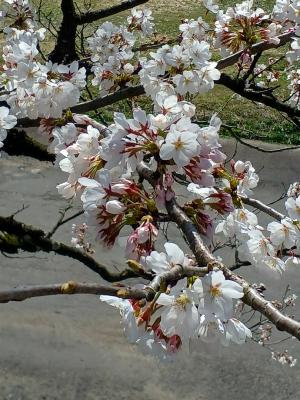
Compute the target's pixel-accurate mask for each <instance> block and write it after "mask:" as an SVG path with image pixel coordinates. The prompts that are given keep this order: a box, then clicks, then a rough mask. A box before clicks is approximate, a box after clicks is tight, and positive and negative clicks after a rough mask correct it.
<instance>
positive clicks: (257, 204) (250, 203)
mask: <svg viewBox="0 0 300 400" xmlns="http://www.w3.org/2000/svg"><path fill="white" fill-rule="evenodd" d="M241 199H242V201H243V203H245V204H247V205H248V206H252V207H254V208H256V209H258V210H260V211H263V212H264V213H265V214H268V215H270V217H272V218H275V219H276V220H277V221H279V222H280V221H281V220H282V219H284V218H286V216H285V215H284V214H282V213H280V212H279V211H276V210H275V209H274V208H272V207H270V206H267V205H266V204H264V203H263V202H261V201H259V200H256V199H252V198H250V197H246V196H241Z"/></svg>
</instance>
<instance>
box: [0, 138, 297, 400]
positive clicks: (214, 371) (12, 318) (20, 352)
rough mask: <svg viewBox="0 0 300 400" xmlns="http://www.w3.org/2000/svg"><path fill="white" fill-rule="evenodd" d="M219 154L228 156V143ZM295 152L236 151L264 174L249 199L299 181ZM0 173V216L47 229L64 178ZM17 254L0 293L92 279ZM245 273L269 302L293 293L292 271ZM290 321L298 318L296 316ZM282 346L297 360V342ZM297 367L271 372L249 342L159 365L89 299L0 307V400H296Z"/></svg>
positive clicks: (42, 172)
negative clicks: (287, 287)
mask: <svg viewBox="0 0 300 400" xmlns="http://www.w3.org/2000/svg"><path fill="white" fill-rule="evenodd" d="M226 147H227V148H228V149H231V152H232V151H233V148H232V146H231V145H230V143H226ZM268 147H269V148H271V147H277V146H275V145H274V146H271V145H270V146H268ZM229 154H230V150H229ZM299 155H300V153H299V151H292V152H289V153H275V154H273V155H272V156H270V155H266V154H263V153H258V152H255V151H250V150H249V149H245V148H244V147H243V148H239V157H240V158H241V159H251V160H254V165H255V167H256V168H257V169H258V170H259V169H260V168H263V169H262V171H261V172H260V176H261V177H262V182H261V184H260V186H259V189H258V190H257V194H258V197H259V198H261V199H262V200H268V201H270V200H272V199H275V198H277V197H278V196H279V195H280V194H281V193H282V191H283V185H285V186H287V185H288V184H289V183H290V182H293V181H295V180H299ZM235 159H238V157H235ZM0 176H1V178H0V182H1V186H0V214H1V215H9V214H10V213H12V212H14V211H16V210H17V209H18V208H20V207H21V206H22V204H30V208H29V209H27V210H25V211H24V212H23V213H22V214H19V215H18V219H20V220H23V221H24V222H28V223H31V224H33V225H36V226H40V227H42V228H44V229H49V228H50V227H51V226H53V225H54V223H55V221H56V218H57V215H58V210H59V208H60V207H63V206H64V204H65V203H64V201H63V200H62V199H61V198H60V197H59V196H58V195H57V194H56V189H55V185H56V184H57V183H58V182H61V181H62V180H63V175H62V174H61V173H59V172H58V171H56V172H55V171H53V168H52V167H51V166H50V165H47V164H44V163H39V162H37V161H34V160H31V159H29V158H26V159H25V158H10V159H0ZM69 229H70V227H67V226H66V227H64V228H63V229H61V231H59V232H58V234H57V235H56V238H57V239H59V240H65V241H68V240H69ZM20 256H22V258H13V259H8V258H5V257H3V256H0V268H1V269H0V270H1V280H0V287H1V288H9V287H12V286H14V285H18V284H21V283H27V284H37V283H51V282H53V283H54V282H58V281H65V280H71V279H72V280H85V281H93V280H95V276H94V274H93V273H92V272H90V271H88V270H87V269H86V268H85V267H84V266H82V265H80V264H79V263H77V262H75V261H73V260H70V259H67V258H62V257H58V256H55V255H52V254H51V255H47V254H43V253H40V254H36V255H35V257H34V258H25V257H28V256H29V255H28V254H22V255H20ZM228 256H229V255H228ZM102 260H105V261H107V262H108V263H109V265H121V256H120V252H118V251H115V252H114V253H113V254H102V255H101V261H102ZM245 275H246V276H247V277H248V278H249V279H252V281H256V282H260V281H263V282H265V283H268V284H269V288H270V292H268V295H269V296H270V297H271V296H272V295H274V296H276V294H277V296H280V294H282V288H283V287H284V284H286V283H291V284H292V287H293V292H294V293H296V294H298V295H300V285H299V284H300V272H297V271H296V270H293V271H287V272H286V274H285V275H284V277H283V278H280V279H276V278H270V277H269V276H267V275H262V274H260V275H257V273H256V274H253V273H252V272H251V271H246V272H245ZM299 299H300V297H299ZM299 301H300V300H299ZM295 314H296V316H297V317H298V318H299V317H300V316H299V312H298V309H296V310H295ZM285 347H286V348H288V349H289V350H290V351H291V352H292V354H293V355H294V356H296V357H297V356H298V357H299V356H300V345H299V344H298V342H297V341H296V340H293V341H289V342H287V344H286V346H285ZM299 368H300V363H299V365H297V366H296V367H295V368H294V369H290V368H289V367H283V366H281V365H279V364H278V363H276V362H274V361H272V360H271V358H270V353H269V352H268V351H266V350H264V349H262V348H261V347H259V346H258V345H256V344H253V343H249V344H247V345H245V346H243V347H238V346H232V347H229V348H222V347H219V346H218V345H214V346H213V347H209V346H207V345H205V346H204V345H202V346H201V347H199V349H197V351H196V352H195V353H193V354H191V355H190V356H189V357H184V356H183V357H181V358H180V359H179V360H178V361H177V362H176V363H173V364H172V363H171V364H161V363H159V362H157V361H156V360H154V359H152V358H151V357H146V356H143V355H141V354H140V353H138V352H137V351H136V349H135V348H132V347H131V346H130V345H128V344H127V342H126V339H125V338H124V337H123V334H122V332H121V328H120V325H119V316H118V314H117V312H115V311H114V310H113V309H111V308H109V307H108V306H106V305H104V304H101V303H100V301H99V300H98V299H97V297H92V296H65V297H49V298H43V299H33V300H28V301H26V302H23V303H19V304H18V303H11V304H4V305H1V306H0V371H1V373H0V400H29V399H30V400H39V399H45V400H46V399H47V400H50V399H51V400H54V399H55V400H58V399H65V400H75V399H76V400H77V399H78V400H91V399H99V400H100V399H107V400H117V399H118V400H121V399H131V400H136V399H137V400H138V399H144V400H154V399H160V400H169V399H172V400H173V399H174V400H177V399H178V400H179V399H180V400H187V399H193V400H202V399H203V400H204V399H205V400H214V399H219V400H225V399H226V400H227V399H232V400H240V399H243V400H253V399H256V400H262V399H272V400H281V399H288V400H296V399H297V400H298V399H299V398H300V394H299V384H300V375H299Z"/></svg>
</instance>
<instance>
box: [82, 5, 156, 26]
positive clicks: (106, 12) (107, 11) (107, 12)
mask: <svg viewBox="0 0 300 400" xmlns="http://www.w3.org/2000/svg"><path fill="white" fill-rule="evenodd" d="M148 1H149V0H128V1H124V2H122V3H121V4H118V5H116V6H112V7H109V8H104V9H102V10H96V11H89V12H86V13H83V14H80V15H77V16H76V23H77V25H83V24H89V23H91V22H94V21H97V20H98V19H101V18H107V17H110V16H111V15H115V14H118V13H119V12H122V11H126V10H129V9H131V8H133V7H136V6H139V5H141V4H144V3H147V2H148Z"/></svg>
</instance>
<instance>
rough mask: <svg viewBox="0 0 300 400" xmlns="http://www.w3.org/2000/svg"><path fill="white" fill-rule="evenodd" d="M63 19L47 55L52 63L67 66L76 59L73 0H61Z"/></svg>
mask: <svg viewBox="0 0 300 400" xmlns="http://www.w3.org/2000/svg"><path fill="white" fill-rule="evenodd" d="M61 11H62V15H63V19H62V22H61V25H60V27H59V31H58V35H57V40H56V44H55V47H54V50H53V51H52V52H51V54H50V55H49V60H50V61H52V62H53V63H59V64H60V63H64V64H68V63H71V62H72V61H74V60H77V59H78V56H77V53H76V43H75V42H76V30H77V21H76V11H75V6H74V2H73V0H61Z"/></svg>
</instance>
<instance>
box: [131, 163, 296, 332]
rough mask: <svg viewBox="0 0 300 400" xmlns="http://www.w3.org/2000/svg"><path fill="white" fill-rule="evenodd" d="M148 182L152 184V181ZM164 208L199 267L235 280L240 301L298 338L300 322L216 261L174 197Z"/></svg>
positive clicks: (144, 167) (141, 170) (140, 172)
mask: <svg viewBox="0 0 300 400" xmlns="http://www.w3.org/2000/svg"><path fill="white" fill-rule="evenodd" d="M146 169H148V168H147V166H146V165H145V164H143V165H142V166H141V168H140V169H139V170H138V172H139V174H143V171H146ZM148 174H149V172H148ZM145 179H147V174H146V175H145ZM150 183H151V184H152V185H153V182H150ZM166 209H167V211H168V214H169V215H170V217H171V219H172V220H173V221H174V222H175V223H176V224H177V226H178V227H179V228H180V230H181V232H182V233H183V235H184V237H185V239H186V240H187V242H188V244H189V246H190V248H191V249H192V251H193V253H194V254H195V257H196V260H197V263H198V265H199V267H204V266H207V268H208V270H210V269H212V268H214V267H216V268H218V269H220V270H222V271H223V273H224V276H225V277H226V279H229V280H232V281H234V282H237V283H238V284H239V285H241V286H242V287H243V289H244V297H243V298H242V301H243V302H244V303H245V304H247V305H249V306H250V307H252V308H253V309H254V310H257V311H259V312H260V313H261V314H263V315H264V316H265V317H267V318H268V320H269V321H271V322H272V323H273V324H274V325H275V326H276V328H277V329H278V330H280V331H285V332H288V333H290V334H291V335H293V336H295V337H296V338H297V339H299V340H300V323H299V322H298V321H295V320H293V319H292V318H290V317H287V316H285V315H283V314H282V313H281V312H280V311H279V310H278V309H277V308H276V307H275V306H274V305H273V304H272V302H271V301H268V300H266V299H264V298H263V297H262V296H261V295H260V294H259V293H258V292H257V291H256V290H255V289H254V288H252V287H251V285H250V284H249V283H248V282H247V281H246V280H245V279H243V278H242V277H240V276H238V275H236V274H234V273H233V272H232V271H231V270H230V269H229V268H228V267H226V266H225V265H224V264H223V263H221V262H220V261H218V260H217V259H216V258H215V257H214V256H213V254H212V253H211V252H210V251H209V250H208V248H207V247H206V246H205V244H204V243H203V241H202V239H201V236H200V234H199V232H198V230H197V227H196V226H195V225H194V224H193V223H192V221H191V220H190V219H189V218H188V217H187V215H186V214H185V213H184V211H183V210H182V209H181V208H180V207H179V205H178V204H177V203H176V200H175V199H172V200H171V201H168V202H166Z"/></svg>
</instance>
